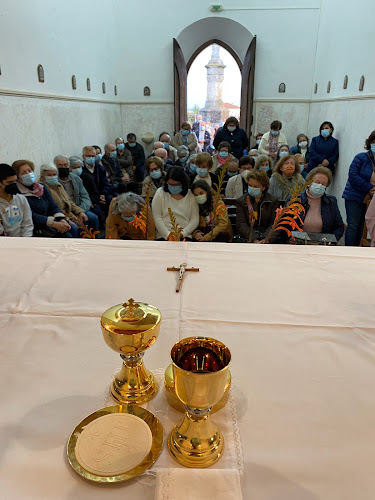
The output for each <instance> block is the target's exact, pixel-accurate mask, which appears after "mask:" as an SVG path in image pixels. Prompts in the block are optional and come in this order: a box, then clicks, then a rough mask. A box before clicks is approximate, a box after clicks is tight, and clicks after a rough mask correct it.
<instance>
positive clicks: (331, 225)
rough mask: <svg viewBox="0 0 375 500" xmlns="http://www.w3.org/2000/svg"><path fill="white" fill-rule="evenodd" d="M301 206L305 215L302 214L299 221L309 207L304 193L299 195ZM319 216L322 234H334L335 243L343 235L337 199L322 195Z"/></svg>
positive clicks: (303, 217)
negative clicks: (320, 217)
mask: <svg viewBox="0 0 375 500" xmlns="http://www.w3.org/2000/svg"><path fill="white" fill-rule="evenodd" d="M300 199H301V205H302V206H303V207H304V209H305V213H304V214H302V217H301V219H302V220H303V221H304V220H305V217H306V215H307V212H308V211H309V208H310V205H309V200H308V197H307V194H306V191H304V192H303V193H301V196H300ZM321 214H322V221H323V227H322V233H329V234H334V235H335V236H336V239H337V241H339V239H340V238H341V236H342V235H343V234H344V229H345V226H344V223H343V221H342V217H341V214H340V210H339V207H338V206H337V199H336V198H335V196H330V195H328V194H323V196H322V203H321Z"/></svg>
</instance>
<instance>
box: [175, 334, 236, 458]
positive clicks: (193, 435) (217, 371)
mask: <svg viewBox="0 0 375 500" xmlns="http://www.w3.org/2000/svg"><path fill="white" fill-rule="evenodd" d="M171 358H172V367H173V376H174V387H175V392H176V395H177V397H178V399H180V401H181V402H182V403H183V405H184V407H185V412H186V413H185V416H184V418H183V420H182V422H181V423H180V424H178V425H176V426H175V427H174V428H173V429H172V432H171V433H170V435H169V438H168V449H169V452H170V453H171V455H172V456H173V458H174V459H175V460H176V461H177V462H179V463H180V464H182V465H185V466H186V467H209V466H210V465H213V464H214V463H215V462H217V461H218V460H219V459H220V458H221V456H222V454H223V451H224V438H223V435H222V433H221V432H220V430H219V429H218V428H217V426H216V424H214V422H212V420H211V418H210V417H209V413H210V411H211V409H212V407H213V406H214V405H216V404H217V403H218V402H219V401H220V400H221V398H222V397H223V395H224V392H225V388H226V385H227V382H228V372H229V363H230V360H231V353H230V350H229V349H228V347H226V346H225V345H224V344H223V343H221V342H219V341H218V340H215V339H211V338H208V337H189V338H187V339H183V340H181V341H180V342H178V343H177V344H175V345H174V346H173V347H172V350H171Z"/></svg>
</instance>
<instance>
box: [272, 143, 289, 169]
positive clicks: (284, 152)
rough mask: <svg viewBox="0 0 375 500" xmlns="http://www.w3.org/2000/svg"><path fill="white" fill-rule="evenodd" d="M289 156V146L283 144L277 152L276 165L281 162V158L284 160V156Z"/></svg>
mask: <svg viewBox="0 0 375 500" xmlns="http://www.w3.org/2000/svg"><path fill="white" fill-rule="evenodd" d="M288 155H290V152H289V146H288V144H281V146H280V147H279V149H278V150H277V154H276V159H275V165H276V163H277V162H278V161H279V160H280V158H284V156H288Z"/></svg>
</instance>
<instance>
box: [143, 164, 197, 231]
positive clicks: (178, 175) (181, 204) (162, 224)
mask: <svg viewBox="0 0 375 500" xmlns="http://www.w3.org/2000/svg"><path fill="white" fill-rule="evenodd" d="M168 208H170V209H171V210H172V212H173V213H174V215H175V217H176V221H177V224H178V225H179V226H180V227H181V228H182V229H183V231H182V239H191V235H192V233H193V231H194V230H195V229H196V228H197V226H198V223H199V208H198V204H197V203H196V201H195V199H194V195H193V194H192V192H191V191H189V177H188V176H187V175H186V174H185V172H184V170H183V169H182V168H180V167H172V168H171V169H170V170H169V172H168V173H167V176H166V178H165V184H164V186H163V187H161V188H159V189H158V190H157V191H156V193H155V196H154V198H153V200H152V214H153V216H154V221H155V227H156V236H157V238H158V239H159V240H167V239H168V235H169V233H170V232H171V229H172V224H171V220H170V216H169V212H168Z"/></svg>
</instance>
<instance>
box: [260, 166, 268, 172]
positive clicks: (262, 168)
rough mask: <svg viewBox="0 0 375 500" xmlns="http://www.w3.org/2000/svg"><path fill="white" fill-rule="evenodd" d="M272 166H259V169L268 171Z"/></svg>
mask: <svg viewBox="0 0 375 500" xmlns="http://www.w3.org/2000/svg"><path fill="white" fill-rule="evenodd" d="M269 169H270V167H259V170H263V172H268V170H269Z"/></svg>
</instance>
